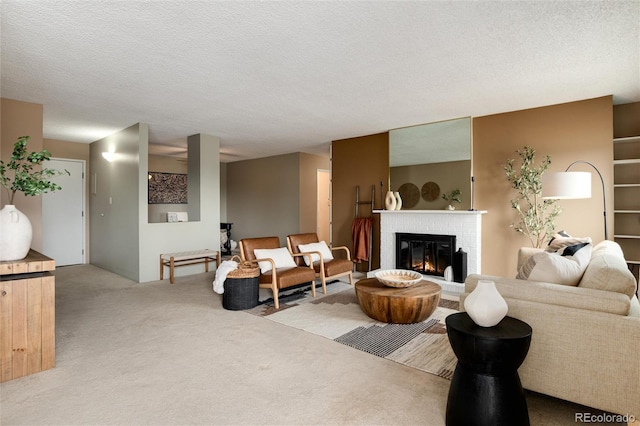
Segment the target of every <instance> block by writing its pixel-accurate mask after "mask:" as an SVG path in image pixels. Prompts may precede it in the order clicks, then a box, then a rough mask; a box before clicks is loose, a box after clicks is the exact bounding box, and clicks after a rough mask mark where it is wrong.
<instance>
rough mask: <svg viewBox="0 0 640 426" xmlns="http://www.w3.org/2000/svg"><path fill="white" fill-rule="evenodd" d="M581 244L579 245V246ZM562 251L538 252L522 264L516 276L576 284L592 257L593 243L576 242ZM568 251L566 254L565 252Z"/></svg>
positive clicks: (555, 282) (522, 278) (554, 282)
mask: <svg viewBox="0 0 640 426" xmlns="http://www.w3.org/2000/svg"><path fill="white" fill-rule="evenodd" d="M578 246H579V247H578ZM570 247H571V248H570V249H569V248H568V247H566V248H564V249H562V253H560V252H558V253H549V252H546V251H543V252H540V253H536V254H534V255H533V256H531V257H530V258H529V259H527V261H526V262H525V263H524V264H523V265H522V267H521V268H520V270H519V271H518V275H517V277H516V278H518V279H521V280H532V281H542V282H547V283H553V284H563V285H570V286H576V285H578V283H579V282H580V279H581V278H582V274H584V271H585V269H587V265H588V264H589V260H590V259H591V249H592V246H591V244H588V243H586V244H584V245H583V244H576V246H575V247H574V246H570ZM565 252H566V254H565Z"/></svg>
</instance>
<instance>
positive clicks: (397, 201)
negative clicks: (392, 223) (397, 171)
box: [393, 192, 402, 210]
mask: <svg viewBox="0 0 640 426" xmlns="http://www.w3.org/2000/svg"><path fill="white" fill-rule="evenodd" d="M393 195H395V197H396V210H400V209H401V208H402V198H401V197H400V193H399V192H394V193H393Z"/></svg>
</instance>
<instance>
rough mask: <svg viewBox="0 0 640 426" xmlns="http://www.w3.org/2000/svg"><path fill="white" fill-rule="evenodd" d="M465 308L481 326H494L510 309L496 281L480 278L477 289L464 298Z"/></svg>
mask: <svg viewBox="0 0 640 426" xmlns="http://www.w3.org/2000/svg"><path fill="white" fill-rule="evenodd" d="M464 309H465V311H467V314H469V316H470V317H471V319H472V320H473V322H475V323H476V324H478V325H479V326H480V327H493V326H494V325H496V324H498V323H499V322H500V321H502V318H504V317H505V316H506V315H507V312H508V311H509V307H508V306H507V302H505V300H504V299H503V298H502V296H501V295H500V293H499V292H498V289H497V288H496V283H494V282H493V281H487V280H480V281H478V285H477V286H476V288H475V290H473V291H472V292H471V294H470V295H469V296H467V298H466V299H465V300H464Z"/></svg>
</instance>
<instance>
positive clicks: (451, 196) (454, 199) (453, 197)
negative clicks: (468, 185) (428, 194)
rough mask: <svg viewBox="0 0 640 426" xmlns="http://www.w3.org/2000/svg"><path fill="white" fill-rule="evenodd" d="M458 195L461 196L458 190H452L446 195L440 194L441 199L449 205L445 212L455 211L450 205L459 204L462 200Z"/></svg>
mask: <svg viewBox="0 0 640 426" xmlns="http://www.w3.org/2000/svg"><path fill="white" fill-rule="evenodd" d="M460 195H462V192H460V189H458V188H456V189H454V190H453V191H451V192H450V193H448V194H442V199H443V200H446V201H448V202H449V205H448V206H447V210H455V209H456V208H455V207H454V206H453V204H452V203H461V202H462V200H461V199H460Z"/></svg>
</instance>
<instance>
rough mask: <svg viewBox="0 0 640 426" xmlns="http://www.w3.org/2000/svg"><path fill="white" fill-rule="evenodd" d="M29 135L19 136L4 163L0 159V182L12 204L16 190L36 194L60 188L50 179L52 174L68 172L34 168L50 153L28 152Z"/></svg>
mask: <svg viewBox="0 0 640 426" xmlns="http://www.w3.org/2000/svg"><path fill="white" fill-rule="evenodd" d="M29 139H30V136H20V137H19V138H18V141H17V142H16V143H15V144H14V145H13V153H12V154H11V159H10V160H9V162H7V163H6V164H5V162H4V161H2V160H0V184H1V185H2V186H3V187H4V189H6V190H7V193H8V194H9V204H13V199H14V198H15V195H16V192H18V191H20V192H22V193H24V195H27V196H36V195H40V194H44V193H47V192H49V191H56V190H60V189H62V188H61V187H60V185H58V184H56V183H55V182H52V181H51V178H52V177H53V176H58V175H63V174H69V171H67V170H64V171H60V170H55V169H48V168H41V169H35V167H36V166H41V165H42V163H43V162H45V161H49V160H50V159H51V153H50V152H49V151H47V150H46V149H43V150H42V151H39V152H28V151H27V143H28V142H29Z"/></svg>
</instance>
